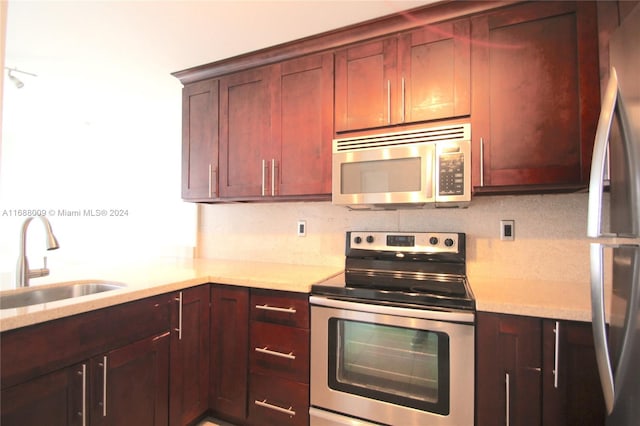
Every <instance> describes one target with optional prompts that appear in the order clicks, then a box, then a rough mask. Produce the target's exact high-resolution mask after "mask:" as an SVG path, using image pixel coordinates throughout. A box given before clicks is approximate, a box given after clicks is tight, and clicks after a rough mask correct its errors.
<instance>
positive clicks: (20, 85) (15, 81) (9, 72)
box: [4, 67, 37, 89]
mask: <svg viewBox="0 0 640 426" xmlns="http://www.w3.org/2000/svg"><path fill="white" fill-rule="evenodd" d="M4 69H6V70H7V77H9V80H11V81H12V82H13V84H15V85H16V87H17V88H18V89H22V88H23V87H24V83H23V82H22V80H20V79H19V78H18V77H16V76H15V75H13V73H14V72H17V73H21V74H26V75H30V76H31V77H37V75H35V74H32V73H30V72H26V71H20V70H19V69H17V68H9V67H4Z"/></svg>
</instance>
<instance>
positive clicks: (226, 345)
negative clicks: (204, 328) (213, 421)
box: [210, 285, 249, 423]
mask: <svg viewBox="0 0 640 426" xmlns="http://www.w3.org/2000/svg"><path fill="white" fill-rule="evenodd" d="M248 324H249V289H248V288H246V287H233V286H218V285H214V286H213V287H212V289H211V352H210V356H211V402H210V406H211V409H212V410H213V411H214V413H215V415H216V416H219V417H223V418H225V419H228V420H231V421H233V422H234V423H235V422H238V423H242V422H244V421H245V419H246V417H247V386H248V385H247V374H248V348H249V326H248Z"/></svg>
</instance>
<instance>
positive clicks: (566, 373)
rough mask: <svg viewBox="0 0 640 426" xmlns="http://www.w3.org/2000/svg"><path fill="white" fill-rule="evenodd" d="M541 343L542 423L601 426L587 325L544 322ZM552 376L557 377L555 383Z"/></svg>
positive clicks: (602, 411) (599, 394) (549, 425)
mask: <svg viewBox="0 0 640 426" xmlns="http://www.w3.org/2000/svg"><path fill="white" fill-rule="evenodd" d="M558 329H559V335H558V336H557V338H556V332H557V331H556V330H558ZM543 342H544V346H543V350H544V352H543V358H544V368H543V371H544V375H543V395H544V399H543V402H542V407H543V410H542V412H543V419H542V420H543V421H542V424H543V425H545V426H564V425H581V426H602V425H604V423H605V406H604V396H603V395H602V390H601V389H602V388H601V387H600V379H599V377H598V366H597V364H596V355H595V349H594V346H593V331H592V328H591V324H588V323H575V322H569V321H558V322H556V321H551V320H545V321H544V324H543ZM556 342H557V346H556ZM556 365H557V366H558V371H557V373H556V372H555V366H556ZM555 374H557V375H558V377H557V381H556V377H555Z"/></svg>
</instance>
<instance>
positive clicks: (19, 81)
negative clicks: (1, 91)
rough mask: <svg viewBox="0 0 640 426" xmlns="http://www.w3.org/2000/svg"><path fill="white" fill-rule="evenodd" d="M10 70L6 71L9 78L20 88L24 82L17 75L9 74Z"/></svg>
mask: <svg viewBox="0 0 640 426" xmlns="http://www.w3.org/2000/svg"><path fill="white" fill-rule="evenodd" d="M11 71H12V70H9V72H8V73H7V76H8V77H9V80H11V81H13V84H15V85H16V87H17V88H18V89H22V88H23V87H24V83H23V82H22V81H21V80H20V79H19V78H18V77H16V76H15V75H13V74H11Z"/></svg>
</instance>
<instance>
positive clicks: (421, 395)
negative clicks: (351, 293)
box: [310, 296, 475, 426]
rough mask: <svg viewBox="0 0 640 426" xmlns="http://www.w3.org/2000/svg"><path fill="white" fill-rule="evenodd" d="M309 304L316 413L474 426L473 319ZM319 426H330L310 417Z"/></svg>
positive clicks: (320, 301) (324, 301) (314, 300)
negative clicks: (321, 425) (317, 411)
mask: <svg viewBox="0 0 640 426" xmlns="http://www.w3.org/2000/svg"><path fill="white" fill-rule="evenodd" d="M310 301H311V405H312V407H315V409H320V410H323V409H324V410H330V411H332V412H334V413H341V414H343V415H345V416H348V417H355V418H358V419H363V420H366V421H370V422H376V423H382V424H398V425H405V424H416V425H417V424H429V425H435V426H438V425H456V426H460V425H473V421H474V420H473V416H474V369H475V362H474V333H475V331H474V330H475V328H474V325H473V323H474V314H473V313H472V312H443V311H429V310H426V309H424V310H423V309H409V308H400V307H390V306H382V305H374V304H367V303H360V302H348V301H342V300H335V299H328V298H324V297H319V296H311V298H310ZM317 417H318V416H316V418H317ZM315 424H327V423H326V422H325V423H322V422H320V421H317V422H316V421H315V420H314V416H313V415H312V416H311V425H315ZM335 424H341V423H339V422H336V423H335ZM345 424H348V423H345ZM356 424H357V423H356Z"/></svg>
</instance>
